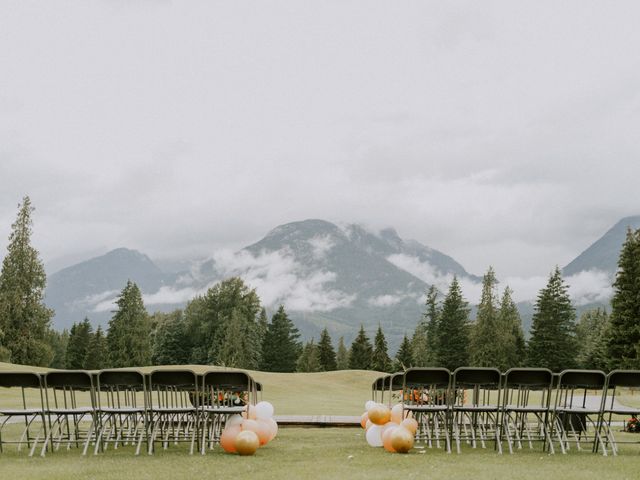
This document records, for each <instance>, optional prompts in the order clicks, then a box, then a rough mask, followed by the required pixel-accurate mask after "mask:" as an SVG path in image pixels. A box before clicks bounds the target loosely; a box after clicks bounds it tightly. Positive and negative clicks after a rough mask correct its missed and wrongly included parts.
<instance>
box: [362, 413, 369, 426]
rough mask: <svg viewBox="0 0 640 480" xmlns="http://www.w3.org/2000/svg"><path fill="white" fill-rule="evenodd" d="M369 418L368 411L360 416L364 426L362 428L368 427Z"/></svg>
mask: <svg viewBox="0 0 640 480" xmlns="http://www.w3.org/2000/svg"><path fill="white" fill-rule="evenodd" d="M367 420H369V414H368V413H367V412H364V413H363V414H362V416H361V417H360V425H361V426H362V428H367Z"/></svg>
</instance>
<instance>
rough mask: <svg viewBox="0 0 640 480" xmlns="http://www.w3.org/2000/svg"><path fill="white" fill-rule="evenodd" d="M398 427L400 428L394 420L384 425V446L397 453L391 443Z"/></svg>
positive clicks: (388, 450)
mask: <svg viewBox="0 0 640 480" xmlns="http://www.w3.org/2000/svg"><path fill="white" fill-rule="evenodd" d="M396 428H398V425H397V424H395V423H392V422H389V423H387V425H385V426H384V427H382V429H383V430H382V446H383V447H384V449H385V450H386V451H387V452H391V453H395V451H396V450H395V449H394V448H393V446H392V445H391V435H392V434H393V432H394V430H395V429H396Z"/></svg>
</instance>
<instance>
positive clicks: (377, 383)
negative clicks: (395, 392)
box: [371, 375, 389, 402]
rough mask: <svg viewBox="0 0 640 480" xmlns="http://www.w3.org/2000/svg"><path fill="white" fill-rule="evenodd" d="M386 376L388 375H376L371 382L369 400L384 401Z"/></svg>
mask: <svg viewBox="0 0 640 480" xmlns="http://www.w3.org/2000/svg"><path fill="white" fill-rule="evenodd" d="M387 377H389V375H383V376H381V377H378V378H376V379H375V380H374V381H373V383H372V384H371V400H373V401H374V402H383V401H384V391H385V385H386V379H387Z"/></svg>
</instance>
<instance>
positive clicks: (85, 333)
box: [66, 318, 93, 370]
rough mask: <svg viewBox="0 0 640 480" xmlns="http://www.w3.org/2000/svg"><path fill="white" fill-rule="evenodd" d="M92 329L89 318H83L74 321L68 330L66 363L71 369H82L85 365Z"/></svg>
mask: <svg viewBox="0 0 640 480" xmlns="http://www.w3.org/2000/svg"><path fill="white" fill-rule="evenodd" d="M92 331H93V329H92V328H91V323H89V319H88V318H85V319H84V320H83V321H82V322H80V323H74V324H73V326H72V327H71V330H70V331H69V341H68V343H67V359H66V365H67V368H68V369H71V370H82V369H84V368H87V367H86V358H87V351H88V349H89V343H90V342H91V337H92V336H93V333H92Z"/></svg>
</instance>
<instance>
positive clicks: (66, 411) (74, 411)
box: [47, 407, 94, 415]
mask: <svg viewBox="0 0 640 480" xmlns="http://www.w3.org/2000/svg"><path fill="white" fill-rule="evenodd" d="M93 412H94V410H93V408H91V407H76V408H50V409H49V410H47V413H53V414H55V415H84V414H87V413H93Z"/></svg>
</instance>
